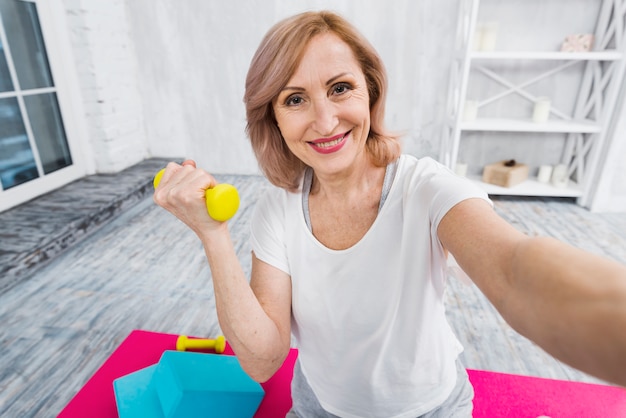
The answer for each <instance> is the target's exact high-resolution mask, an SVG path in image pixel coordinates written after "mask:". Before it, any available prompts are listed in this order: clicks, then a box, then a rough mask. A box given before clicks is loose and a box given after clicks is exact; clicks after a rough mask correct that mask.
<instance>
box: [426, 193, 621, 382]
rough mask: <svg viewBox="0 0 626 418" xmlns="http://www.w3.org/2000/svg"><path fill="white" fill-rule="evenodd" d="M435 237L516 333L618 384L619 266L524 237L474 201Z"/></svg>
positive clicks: (459, 207)
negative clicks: (437, 237)
mask: <svg viewBox="0 0 626 418" xmlns="http://www.w3.org/2000/svg"><path fill="white" fill-rule="evenodd" d="M438 234H439V238H440V240H441V242H442V243H443V245H444V246H445V247H446V248H447V249H448V250H449V251H450V252H451V253H452V254H453V255H454V257H455V259H456V260H457V261H458V263H459V265H460V266H461V267H462V268H463V270H465V272H466V273H467V274H468V275H469V276H470V277H471V278H472V280H473V281H474V283H475V284H476V285H477V286H478V287H479V288H480V289H481V291H482V292H483V293H484V294H485V295H486V296H487V298H488V299H489V300H490V301H491V303H492V304H493V305H494V306H495V307H496V308H497V310H498V311H499V312H500V314H501V315H502V316H503V317H504V319H505V320H506V321H507V322H508V323H509V324H510V325H511V326H512V327H513V328H514V329H515V330H516V331H517V332H519V333H520V334H522V335H524V336H526V337H527V338H529V339H531V340H532V341H534V342H535V343H537V344H538V345H539V346H541V347H542V348H543V349H544V350H546V351H547V352H548V353H550V354H551V355H553V356H554V357H555V358H557V359H559V360H561V361H563V362H564V363H567V364H569V365H571V366H573V367H576V368H577V369H580V370H582V371H584V372H587V373H589V374H592V375H595V376H597V377H599V378H601V379H605V380H607V381H610V382H614V383H617V384H619V385H623V386H626V266H624V265H622V264H620V263H618V262H616V261H613V260H610V259H608V258H605V257H601V256H598V255H595V254H591V253H589V252H586V251H583V250H580V249H577V248H575V247H572V246H570V245H568V244H565V243H562V242H559V241H557V240H555V239H552V238H546V237H533V238H531V237H528V236H526V235H524V234H522V233H521V232H519V231H517V230H516V229H515V228H513V227H512V226H511V225H509V224H508V223H507V222H506V221H504V220H503V219H502V218H500V217H499V216H498V215H497V214H496V213H495V211H494V210H493V209H492V208H491V207H490V206H489V204H488V203H486V202H485V201H483V200H480V199H470V200H466V201H464V202H461V203H459V204H458V205H456V206H455V207H454V208H452V209H451V210H450V212H449V213H448V214H447V215H446V216H445V217H444V218H443V220H442V221H441V223H440V226H439V230H438Z"/></svg>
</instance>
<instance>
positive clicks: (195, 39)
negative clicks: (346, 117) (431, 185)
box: [127, 0, 456, 173]
mask: <svg viewBox="0 0 626 418" xmlns="http://www.w3.org/2000/svg"><path fill="white" fill-rule="evenodd" d="M182 4H184V7H183V6H182ZM455 4H456V0H445V1H437V2H435V1H429V2H415V1H409V0H404V1H395V2H394V3H393V7H389V5H388V4H387V3H385V2H381V1H378V0H370V1H350V0H343V1H303V0H300V1H279V0H275V1H258V2H252V3H250V2H248V3H243V2H237V1H234V2H233V1H231V2H222V1H203V0H187V1H185V2H184V3H181V2H180V1H177V0H164V1H159V2H154V1H152V0H133V1H129V2H128V3H127V7H128V13H129V16H130V20H131V26H132V30H133V32H132V36H133V39H134V43H135V48H136V52H137V56H138V63H139V64H138V65H139V81H140V84H139V89H140V91H141V95H142V97H143V104H144V109H145V111H146V119H145V121H146V132H147V134H148V138H149V149H150V152H151V154H152V155H156V156H185V157H191V158H194V159H197V160H198V161H199V162H200V164H201V165H202V166H203V167H206V168H207V169H210V170H213V171H216V172H238V173H256V172H257V164H256V161H255V159H254V157H253V154H252V152H251V149H250V146H249V143H248V140H247V138H246V136H245V132H244V129H245V111H244V106H243V102H242V99H243V94H244V82H245V76H246V72H247V69H248V65H249V63H250V60H251V58H252V55H253V54H254V51H255V50H256V48H257V46H258V44H259V42H260V40H261V38H262V36H263V35H264V34H265V32H266V31H267V30H268V29H269V28H270V26H272V25H273V24H274V23H275V22H276V21H278V20H279V19H282V18H284V17H287V16H289V15H292V14H295V13H298V12H301V11H304V10H307V9H322V8H329V9H332V10H335V11H338V12H340V13H341V14H343V15H344V16H346V17H349V18H350V20H351V21H352V22H353V23H354V24H355V25H356V26H357V27H358V28H360V29H361V30H362V31H363V32H364V33H365V35H366V36H367V37H368V38H369V39H370V41H371V42H372V43H373V44H374V46H375V47H376V48H377V49H378V50H379V52H380V53H381V55H382V56H383V59H384V61H385V63H386V65H387V67H388V70H389V78H390V92H389V97H390V100H389V102H388V112H387V113H388V114H387V116H388V117H387V119H388V120H389V125H390V128H393V129H398V130H402V131H403V132H405V133H406V134H407V140H406V150H407V151H409V152H413V153H416V154H419V155H436V153H437V150H438V145H437V137H438V136H439V130H440V128H439V125H438V123H437V121H438V120H439V119H441V117H442V111H443V101H444V100H445V90H444V89H445V87H446V85H447V84H446V83H447V68H448V62H449V59H450V58H451V57H450V53H449V51H450V48H449V46H451V45H452V42H453V34H454V25H455V19H454V18H450V17H449V16H450V14H454V13H455V9H454V5H455ZM435 34H436V35H435ZM434 37H436V38H437V41H436V42H434V41H433V38H434ZM433 68H438V69H440V70H438V71H433Z"/></svg>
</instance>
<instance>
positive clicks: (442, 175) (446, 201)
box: [425, 161, 493, 231]
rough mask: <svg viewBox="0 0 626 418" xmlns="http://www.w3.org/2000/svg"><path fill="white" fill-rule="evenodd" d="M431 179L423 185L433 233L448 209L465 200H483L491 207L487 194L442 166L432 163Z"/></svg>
mask: <svg viewBox="0 0 626 418" xmlns="http://www.w3.org/2000/svg"><path fill="white" fill-rule="evenodd" d="M432 163H433V164H434V166H433V167H432V168H431V170H432V171H431V176H432V177H431V178H430V180H429V181H428V182H426V183H425V187H427V188H428V189H429V190H427V192H426V195H427V196H428V198H429V201H430V208H429V217H430V220H431V225H432V227H433V229H434V231H436V230H437V228H438V227H439V223H440V222H441V220H442V219H443V217H444V216H445V215H446V214H447V213H448V211H449V210H450V209H452V208H453V207H454V206H456V205H457V204H459V203H460V202H462V201H464V200H467V199H473V198H478V199H483V200H485V201H487V202H489V204H491V205H493V203H492V202H491V200H490V199H489V196H488V195H487V193H486V192H485V191H484V190H483V189H482V188H480V187H479V186H478V185H476V184H475V183H474V182H472V181H471V180H469V179H467V178H465V177H460V176H457V175H456V174H454V173H453V172H452V171H451V170H449V169H448V168H447V167H445V166H444V165H441V164H439V163H436V162H435V161H432Z"/></svg>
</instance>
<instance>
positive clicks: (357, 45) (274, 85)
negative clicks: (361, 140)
mask: <svg viewBox="0 0 626 418" xmlns="http://www.w3.org/2000/svg"><path fill="white" fill-rule="evenodd" d="M322 34H326V35H327V36H329V37H330V38H331V39H333V40H335V41H336V42H334V43H333V44H332V45H333V46H334V47H335V49H333V50H330V49H329V52H330V51H332V52H333V54H334V59H335V61H336V62H337V60H344V61H347V62H349V63H350V65H349V66H348V67H340V68H343V69H340V70H336V72H332V71H330V70H329V69H328V72H327V73H326V76H327V77H328V78H322V79H318V80H317V83H318V85H317V86H316V87H318V86H319V88H321V89H322V90H323V93H324V95H325V96H326V97H327V99H329V100H333V102H335V103H339V104H340V103H341V102H342V100H343V97H344V96H348V97H352V98H353V97H354V95H355V94H356V95H357V96H358V97H360V98H361V100H364V101H365V103H366V104H367V106H368V108H369V110H368V116H367V117H368V118H369V119H370V121H369V125H370V126H369V130H367V131H365V132H363V134H364V135H366V138H367V149H368V152H369V153H370V155H371V156H372V162H373V163H374V164H376V165H377V166H379V167H385V166H386V165H387V164H388V163H390V162H391V161H394V160H395V159H397V158H398V156H399V155H400V145H399V143H398V141H397V139H398V138H397V136H396V135H394V134H391V133H390V132H387V130H386V129H385V127H384V117H385V98H386V90H387V76H386V73H385V68H384V65H383V63H382V61H381V59H380V57H379V55H378V53H377V52H376V50H375V49H374V48H373V47H372V46H371V44H370V43H369V42H368V41H367V40H366V39H365V38H364V37H363V36H362V35H361V34H360V33H359V32H358V31H357V30H355V29H354V28H353V27H352V26H351V25H350V24H348V23H347V22H346V21H345V20H343V19H342V18H340V17H339V16H337V15H334V14H332V13H323V12H322V13H319V14H316V13H310V14H303V15H300V16H297V17H293V18H289V19H286V20H285V21H284V22H281V24H278V25H276V26H275V27H274V28H273V29H272V30H270V31H269V32H268V34H267V35H266V37H265V38H264V39H263V41H262V42H261V45H260V46H259V48H258V49H257V52H256V54H255V55H254V57H253V58H252V62H251V64H250V69H249V71H248V76H247V78H246V93H245V96H244V102H245V103H246V115H247V120H248V125H247V132H248V135H249V137H250V141H251V144H252V148H253V150H254V152H255V154H256V156H257V159H258V161H259V164H260V166H261V169H262V170H263V172H264V174H265V175H266V177H267V178H268V179H269V180H270V181H271V182H272V183H273V184H274V185H276V186H278V187H284V188H287V189H289V190H296V189H297V188H298V187H299V184H298V179H299V178H300V176H301V175H302V173H303V171H304V167H305V166H306V164H305V163H303V162H302V161H301V160H300V159H298V158H297V157H296V156H295V155H294V154H293V152H292V150H290V149H289V147H288V146H287V144H286V143H285V141H283V136H282V134H281V130H280V129H279V127H278V125H280V122H279V121H277V118H275V112H277V111H279V110H281V109H284V110H285V112H286V111H288V110H287V109H286V108H289V107H290V106H293V105H298V106H299V105H300V104H303V105H305V102H304V99H305V97H306V96H301V95H302V94H304V93H306V91H304V90H305V87H306V86H305V85H304V84H303V85H299V84H293V83H298V82H302V83H307V82H310V81H311V80H305V79H304V77H306V74H300V75H299V76H298V75H296V69H297V68H300V69H301V70H303V71H304V69H305V68H308V66H302V65H300V60H301V58H302V57H306V56H307V54H305V51H306V50H309V49H311V48H314V45H312V44H310V41H311V40H312V39H314V38H316V36H317V35H322ZM337 41H338V42H337ZM318 44H321V46H322V48H325V47H326V46H324V45H323V44H324V43H323V42H322V43H320V42H318ZM318 48H319V46H318ZM317 53H318V54H320V53H322V54H323V53H324V50H323V49H322V50H321V51H318V52H317ZM325 62H327V61H325ZM337 63H338V62H337ZM335 68H337V67H335ZM337 71H338V72H337ZM311 76H313V74H311ZM318 76H319V77H322V76H323V74H319V75H318ZM298 77H300V79H301V80H298ZM359 82H360V83H361V84H359ZM312 87H313V86H309V89H310V88H312ZM355 89H356V90H357V91H356V93H355ZM312 93H313V92H312V91H311V92H309V94H312ZM287 99H290V101H289V102H287ZM310 99H311V98H310ZM310 99H309V100H310ZM301 102H302V103H301ZM287 105H289V106H287ZM308 105H309V106H315V103H308ZM296 107H297V106H296ZM277 108H278V109H277ZM312 110H313V111H322V112H323V111H326V109H324V108H322V109H319V106H318V108H317V109H316V108H314V109H312ZM289 111H290V110H289ZM321 116H324V115H323V114H322V115H321ZM326 134H327V133H323V134H319V136H320V137H323V136H325V135H326ZM338 134H339V133H338ZM340 134H341V135H343V134H346V132H343V133H340ZM315 139H317V140H321V142H328V140H324V138H319V137H318V138H313V140H315ZM318 142H319V141H318ZM318 148H319V147H318Z"/></svg>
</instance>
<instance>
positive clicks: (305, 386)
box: [154, 12, 626, 417]
mask: <svg viewBox="0 0 626 418" xmlns="http://www.w3.org/2000/svg"><path fill="white" fill-rule="evenodd" d="M385 90H386V75H385V71H384V68H383V65H382V63H381V61H380V58H379V57H378V55H377V53H376V52H375V51H374V49H373V48H372V47H371V46H370V45H369V43H368V42H367V41H366V40H365V39H364V38H363V37H362V36H361V35H360V34H359V33H358V32H357V31H356V30H355V29H354V28H353V27H352V26H351V25H350V24H349V23H347V22H346V21H345V20H343V19H342V18H340V17H339V16H337V15H335V14H332V13H328V12H319V13H316V12H308V13H303V14H300V15H297V16H294V17H292V18H289V19H286V20H284V21H282V22H279V23H278V24H277V25H275V26H274V27H273V28H272V29H271V30H270V31H269V32H268V34H267V35H266V36H265V38H264V39H263V41H262V42H261V45H260V46H259V49H258V50H257V52H256V54H255V56H254V58H253V60H252V63H251V66H250V70H249V73H248V77H247V80H246V94H245V98H244V101H245V104H246V110H247V119H248V127H247V130H248V134H249V136H250V139H251V142H252V146H253V148H254V151H255V153H256V156H257V159H258V161H259V164H260V166H261V168H262V170H263V171H264V173H265V175H266V176H267V178H268V179H269V180H270V181H271V182H272V183H273V184H274V185H276V186H278V187H277V188H276V189H274V190H272V191H271V192H269V193H268V194H267V196H265V197H264V198H262V199H261V200H260V201H259V202H258V204H257V208H256V213H255V215H254V217H253V220H252V234H251V243H252V249H253V253H252V273H251V279H250V282H249V283H248V281H247V279H246V277H245V276H244V273H243V271H242V269H241V267H240V264H239V262H238V260H237V256H236V254H235V251H234V249H233V245H232V243H231V240H230V235H229V233H228V228H227V224H226V223H219V222H216V221H214V220H212V219H210V218H209V217H208V215H207V212H206V208H205V206H204V199H203V196H204V191H205V190H206V189H207V188H209V187H212V186H213V185H214V184H215V183H216V181H215V179H214V178H213V177H212V176H211V175H210V174H208V173H206V172H205V171H203V170H200V169H197V168H196V166H195V163H194V162H193V161H186V162H184V163H183V164H182V165H176V164H173V163H172V164H169V165H168V167H167V170H166V172H165V174H164V176H163V178H162V180H161V184H160V186H159V187H158V188H157V190H156V192H155V197H154V198H155V201H156V202H157V203H158V204H159V205H161V206H163V207H165V208H166V209H168V210H169V211H171V212H172V213H173V214H174V215H176V216H177V217H178V218H180V219H181V220H182V221H183V222H185V223H186V224H187V225H188V226H189V227H190V228H191V229H193V230H194V231H195V233H196V234H197V235H198V236H199V238H200V239H201V240H202V243H203V245H204V248H205V251H206V255H207V258H208V261H209V264H210V267H211V271H212V275H213V284H214V289H215V295H216V305H217V313H218V318H219V321H220V325H221V327H222V330H223V332H224V334H225V336H226V338H227V339H228V341H229V343H230V344H231V346H232V347H233V349H234V351H235V352H236V354H237V356H238V358H239V360H240V362H241V364H242V366H243V367H244V369H245V370H246V371H247V372H248V374H249V375H250V376H251V377H253V378H254V379H256V380H258V381H265V380H267V379H268V378H269V377H271V376H272V374H273V373H274V372H275V371H276V370H277V369H278V368H279V367H280V366H281V364H282V362H283V360H284V359H285V357H286V356H287V354H288V352H289V347H290V342H291V336H292V335H293V336H294V337H295V340H296V343H297V346H298V348H299V353H300V354H299V360H298V363H297V365H296V368H295V371H294V380H293V383H292V397H293V405H294V406H293V410H292V411H291V413H290V414H291V416H303V417H307V416H315V417H318V416H334V415H335V416H342V417H366V416H371V417H416V416H446V417H451V416H470V415H471V400H472V395H473V394H472V390H471V385H470V384H469V381H468V379H467V374H466V373H465V370H464V368H463V367H462V366H461V365H460V364H458V362H457V357H458V354H459V353H460V351H461V346H460V344H459V343H458V341H457V340H456V338H455V337H454V335H453V334H452V332H451V329H450V327H449V326H448V324H447V322H446V319H445V312H444V303H443V293H444V287H445V280H446V258H447V256H448V253H451V254H453V255H454V257H455V258H456V260H457V261H458V262H459V264H460V266H461V267H462V268H463V269H464V270H465V271H466V272H467V273H468V275H469V276H470V277H471V278H472V280H473V281H474V283H476V285H477V286H478V287H479V288H480V289H481V290H482V291H483V292H484V293H485V295H486V296H487V297H488V298H489V300H490V301H491V302H492V303H493V304H494V305H495V307H496V308H497V309H498V311H499V312H500V313H501V314H502V315H503V316H504V318H505V319H506V320H507V321H508V322H509V323H510V324H511V325H512V326H513V327H514V328H515V329H516V330H517V331H519V332H520V333H522V334H523V335H525V336H527V337H529V338H531V339H532V340H533V341H535V342H537V343H538V344H539V345H541V346H542V347H543V348H544V349H546V350H547V351H548V352H550V353H551V354H552V355H554V356H555V357H557V358H559V359H561V360H563V361H565V362H567V363H569V364H571V365H573V366H575V367H578V368H580V369H581V370H585V371H588V372H591V373H593V374H595V375H597V376H599V377H601V378H604V379H608V380H611V381H614V382H616V383H620V384H626V372H625V370H626V356H625V355H624V354H625V350H626V333H625V332H624V324H626V268H625V267H624V266H621V265H620V264H618V263H615V262H613V261H610V260H607V259H602V258H600V257H597V256H593V255H591V254H588V253H584V252H582V251H580V250H577V249H574V248H572V247H569V246H567V245H565V244H562V243H559V242H556V241H555V240H552V239H548V238H529V237H527V236H525V235H524V234H522V233H520V232H518V231H517V230H515V229H514V228H513V227H511V226H510V225H508V224H507V223H506V222H505V221H504V220H502V219H501V218H500V217H498V216H497V215H496V214H495V212H494V211H493V209H492V207H491V205H490V202H489V200H488V198H487V196H486V195H485V194H484V192H482V191H481V190H479V189H477V188H476V187H474V186H473V185H472V184H471V183H469V182H467V181H466V180H464V179H462V178H459V177H456V176H454V175H453V174H452V173H450V172H449V171H448V170H447V169H445V168H444V167H442V166H441V165H439V164H438V163H436V162H435V161H433V160H432V159H428V158H424V159H419V160H418V159H416V158H413V157H411V156H407V155H400V148H399V145H398V142H397V139H396V137H394V136H393V135H390V134H389V133H388V132H386V131H385V129H384V127H383V118H384V101H385Z"/></svg>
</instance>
